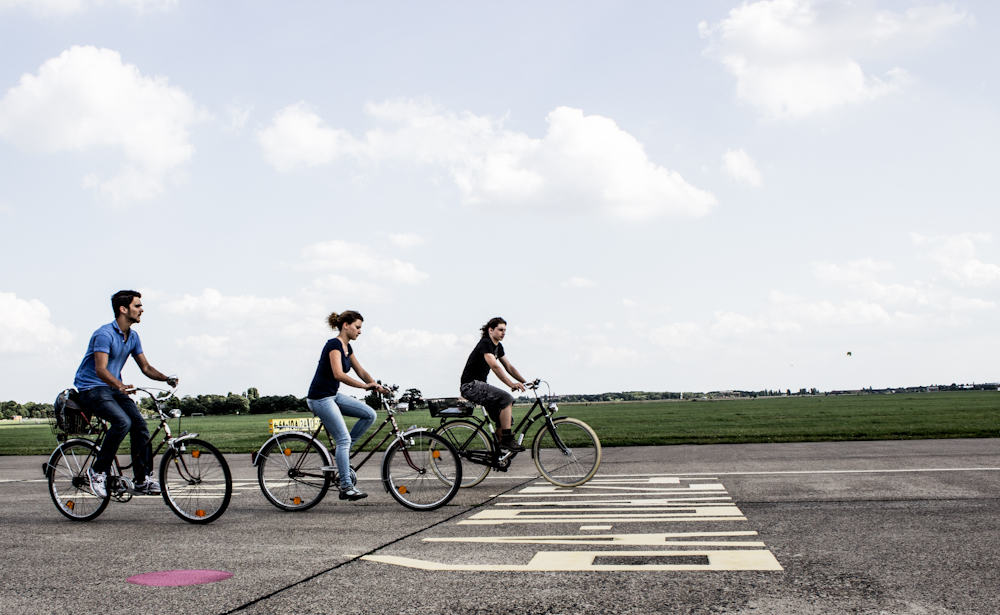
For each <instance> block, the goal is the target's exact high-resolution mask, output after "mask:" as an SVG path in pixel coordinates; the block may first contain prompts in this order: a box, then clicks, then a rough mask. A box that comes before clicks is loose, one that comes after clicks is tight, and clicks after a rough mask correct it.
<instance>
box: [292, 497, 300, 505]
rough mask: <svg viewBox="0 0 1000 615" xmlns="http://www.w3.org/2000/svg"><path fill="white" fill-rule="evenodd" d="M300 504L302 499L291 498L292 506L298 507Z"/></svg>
mask: <svg viewBox="0 0 1000 615" xmlns="http://www.w3.org/2000/svg"><path fill="white" fill-rule="evenodd" d="M301 503H302V498H300V497H299V496H295V497H294V498H292V504H295V505H296V506H298V505H299V504H301Z"/></svg>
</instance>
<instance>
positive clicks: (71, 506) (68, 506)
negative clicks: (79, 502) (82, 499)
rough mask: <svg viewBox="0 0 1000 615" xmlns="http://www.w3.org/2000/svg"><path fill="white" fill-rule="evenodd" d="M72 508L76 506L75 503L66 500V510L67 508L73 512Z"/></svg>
mask: <svg viewBox="0 0 1000 615" xmlns="http://www.w3.org/2000/svg"><path fill="white" fill-rule="evenodd" d="M74 506H76V503H75V502H74V501H73V500H67V501H66V508H68V509H70V510H73V507H74Z"/></svg>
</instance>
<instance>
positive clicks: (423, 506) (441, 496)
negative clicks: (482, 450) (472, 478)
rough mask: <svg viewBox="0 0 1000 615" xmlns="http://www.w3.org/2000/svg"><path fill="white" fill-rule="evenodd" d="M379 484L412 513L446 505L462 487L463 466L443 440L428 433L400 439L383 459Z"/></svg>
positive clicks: (410, 434)
mask: <svg viewBox="0 0 1000 615" xmlns="http://www.w3.org/2000/svg"><path fill="white" fill-rule="evenodd" d="M382 484H383V485H384V486H385V489H386V491H388V492H389V493H390V494H391V495H392V497H393V498H395V499H396V501H397V502H399V503H400V504H402V505H403V506H405V507H407V508H409V509H412V510H434V509H435V508H440V507H441V506H444V505H445V504H447V503H448V502H449V501H450V500H451V498H453V497H455V494H456V493H458V489H459V487H461V485H462V462H461V461H459V458H458V453H456V452H455V449H454V448H452V446H451V445H450V444H448V443H447V442H446V441H445V440H444V439H442V438H441V437H440V436H438V435H435V434H433V433H431V432H429V431H417V432H411V433H409V434H404V435H401V436H400V439H398V440H396V441H395V442H393V443H392V444H390V445H389V448H388V449H386V451H385V457H383V458H382Z"/></svg>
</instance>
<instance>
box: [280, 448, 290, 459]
mask: <svg viewBox="0 0 1000 615" xmlns="http://www.w3.org/2000/svg"><path fill="white" fill-rule="evenodd" d="M281 452H282V453H284V454H285V457H288V456H289V455H291V454H292V449H290V448H286V449H285V450H283V451H281Z"/></svg>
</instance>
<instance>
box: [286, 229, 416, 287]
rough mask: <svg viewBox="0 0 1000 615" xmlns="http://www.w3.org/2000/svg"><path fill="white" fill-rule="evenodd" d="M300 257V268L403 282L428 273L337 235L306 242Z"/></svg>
mask: <svg viewBox="0 0 1000 615" xmlns="http://www.w3.org/2000/svg"><path fill="white" fill-rule="evenodd" d="M302 258H303V264H302V268H303V269H307V270H335V271H338V272H342V273H341V274H340V275H342V276H345V277H351V276H353V275H358V274H366V275H369V276H372V277H375V278H378V279H383V280H389V281H391V282H401V283H403V284H418V283H420V282H423V281H424V280H426V279H427V277H428V276H427V274H426V273H424V272H423V271H420V270H419V269H417V267H416V265H414V264H413V263H408V262H405V261H401V260H399V259H397V258H392V257H387V256H382V255H381V254H377V253H376V252H375V251H373V250H372V249H370V248H368V247H367V246H364V245H361V244H359V243H351V242H349V241H342V240H339V239H335V240H332V241H326V242H322V243H315V244H312V245H309V246H306V247H305V248H303V249H302Z"/></svg>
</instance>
